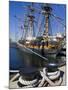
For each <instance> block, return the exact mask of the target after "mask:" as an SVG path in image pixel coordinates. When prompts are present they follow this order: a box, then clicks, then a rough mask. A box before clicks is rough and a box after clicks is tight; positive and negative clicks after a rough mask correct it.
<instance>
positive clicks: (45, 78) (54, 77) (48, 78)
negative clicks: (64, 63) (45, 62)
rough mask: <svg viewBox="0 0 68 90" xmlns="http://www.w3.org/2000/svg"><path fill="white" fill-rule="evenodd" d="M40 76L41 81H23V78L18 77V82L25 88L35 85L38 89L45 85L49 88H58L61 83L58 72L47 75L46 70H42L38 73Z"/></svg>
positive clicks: (61, 79)
mask: <svg viewBox="0 0 68 90" xmlns="http://www.w3.org/2000/svg"><path fill="white" fill-rule="evenodd" d="M40 75H41V77H42V79H41V80H39V79H35V80H32V81H27V80H23V78H22V77H21V76H20V77H19V82H20V83H21V84H22V85H26V86H24V87H25V88H26V87H35V86H36V85H38V87H42V86H44V85H46V83H48V85H49V86H59V85H61V83H62V81H63V78H62V77H61V76H60V70H58V71H55V72H52V73H48V72H47V71H46V68H43V70H42V71H40ZM55 81H56V82H55Z"/></svg>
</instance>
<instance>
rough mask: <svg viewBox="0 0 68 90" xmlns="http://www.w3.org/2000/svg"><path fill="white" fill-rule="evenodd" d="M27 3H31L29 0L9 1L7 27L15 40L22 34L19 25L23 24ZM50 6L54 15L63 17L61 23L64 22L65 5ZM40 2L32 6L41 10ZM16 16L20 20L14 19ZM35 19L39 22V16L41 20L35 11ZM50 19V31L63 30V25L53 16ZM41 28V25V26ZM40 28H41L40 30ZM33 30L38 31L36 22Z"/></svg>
mask: <svg viewBox="0 0 68 90" xmlns="http://www.w3.org/2000/svg"><path fill="white" fill-rule="evenodd" d="M28 5H31V3H30V2H18V1H10V2H9V25H10V26H9V29H10V38H11V39H12V40H13V41H15V40H18V39H20V38H21V36H22V31H23V30H21V28H20V27H21V25H23V21H24V17H25V13H27V12H28V11H27V8H25V7H27V6H28ZM50 5H51V7H52V9H53V10H52V13H53V14H54V15H56V16H59V17H61V18H62V19H63V23H65V22H66V21H65V18H66V14H65V13H66V6H65V5H63V4H50ZM40 6H41V4H40V3H34V8H36V9H39V10H41V7H40ZM15 15H16V16H17V17H18V18H20V19H21V20H18V19H16V18H15V17H14V16H15ZM34 16H35V21H36V22H37V21H38V22H39V16H40V17H41V18H40V19H41V20H42V15H40V14H38V13H35V14H34ZM50 20H51V28H52V33H53V35H55V34H56V33H57V32H61V33H63V32H64V27H63V26H62V25H61V24H60V23H59V22H58V21H57V20H56V19H55V18H53V17H52V18H50ZM41 28H42V29H43V25H42V27H41ZM42 29H41V30H42ZM34 31H35V34H37V32H38V27H37V24H35V23H34Z"/></svg>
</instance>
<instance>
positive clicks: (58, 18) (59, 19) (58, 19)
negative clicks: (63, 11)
mask: <svg viewBox="0 0 68 90" xmlns="http://www.w3.org/2000/svg"><path fill="white" fill-rule="evenodd" d="M51 15H52V16H53V17H54V18H55V19H57V21H58V22H59V23H60V24H62V25H63V26H64V27H65V28H66V25H65V24H64V23H62V22H61V21H63V20H62V19H61V18H60V17H56V16H55V15H53V14H51Z"/></svg>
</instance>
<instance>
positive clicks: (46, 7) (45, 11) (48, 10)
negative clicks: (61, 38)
mask: <svg viewBox="0 0 68 90" xmlns="http://www.w3.org/2000/svg"><path fill="white" fill-rule="evenodd" d="M51 11H52V8H51V7H50V6H49V5H48V4H44V5H43V7H42V14H43V15H45V30H44V34H43V36H44V37H48V30H49V16H50V13H51Z"/></svg>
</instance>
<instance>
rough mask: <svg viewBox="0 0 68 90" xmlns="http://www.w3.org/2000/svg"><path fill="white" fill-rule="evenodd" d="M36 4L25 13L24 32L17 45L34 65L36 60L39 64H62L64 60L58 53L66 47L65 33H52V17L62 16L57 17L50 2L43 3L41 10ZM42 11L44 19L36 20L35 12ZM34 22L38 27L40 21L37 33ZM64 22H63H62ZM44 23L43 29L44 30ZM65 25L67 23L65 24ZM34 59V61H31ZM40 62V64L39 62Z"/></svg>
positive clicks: (25, 57) (26, 59)
mask: <svg viewBox="0 0 68 90" xmlns="http://www.w3.org/2000/svg"><path fill="white" fill-rule="evenodd" d="M33 6H34V4H33V3H32V5H29V6H28V7H27V10H28V13H27V15H25V19H24V26H23V27H24V34H23V35H22V37H21V39H20V40H18V41H17V47H18V48H19V49H20V50H21V51H22V52H23V56H24V59H25V61H26V62H28V61H30V63H32V64H31V65H32V66H33V65H34V64H35V62H34V61H36V62H37V63H36V64H37V66H38V65H40V66H42V67H44V66H50V67H52V66H61V65H62V64H63V63H64V62H63V61H62V60H61V61H60V60H59V59H57V55H58V53H60V51H61V49H62V48H63V47H64V45H65V42H64V39H65V35H62V34H61V33H56V35H53V34H52V29H51V25H50V23H51V21H50V18H51V17H54V18H56V19H58V21H60V20H61V18H59V17H56V16H55V15H54V14H53V13H52V10H53V8H52V7H51V6H50V5H49V4H43V5H41V9H40V10H38V9H37V10H36V9H35V8H34V7H33ZM37 12H38V13H40V14H41V15H42V17H43V20H44V22H43V21H42V20H39V21H36V20H35V13H37ZM34 23H36V25H37V28H38V24H37V23H39V29H38V32H37V33H36V34H35V32H36V31H35V29H34ZM62 24H63V23H62ZM42 25H43V27H44V28H43V30H42ZM63 26H64V27H65V25H64V24H63ZM31 61H32V62H31ZM39 63H40V64H39Z"/></svg>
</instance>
